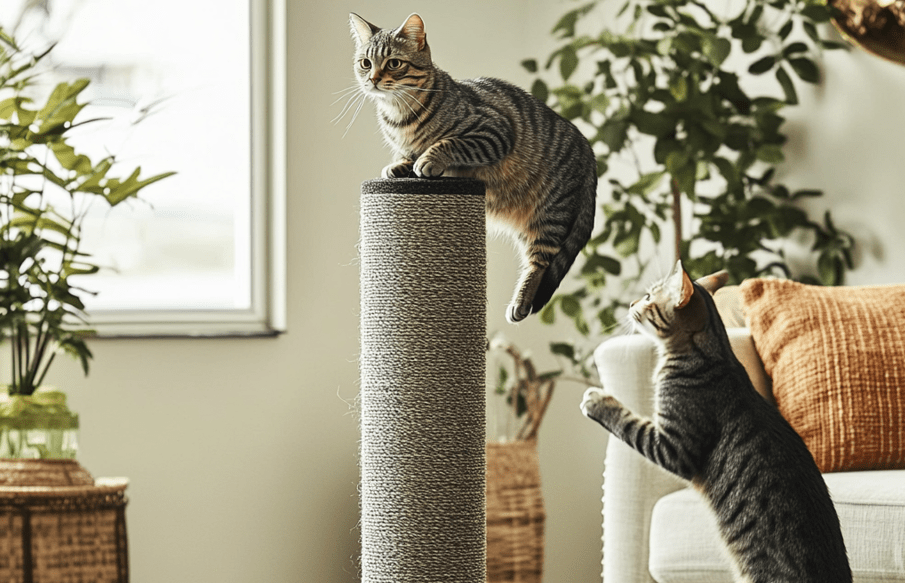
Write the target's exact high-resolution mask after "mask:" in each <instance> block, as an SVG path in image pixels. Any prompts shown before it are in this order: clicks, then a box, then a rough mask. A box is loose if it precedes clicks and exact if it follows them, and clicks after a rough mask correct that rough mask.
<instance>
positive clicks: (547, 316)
mask: <svg viewBox="0 0 905 583" xmlns="http://www.w3.org/2000/svg"><path fill="white" fill-rule="evenodd" d="M554 305H556V301H555V298H554V301H552V302H549V303H548V304H547V305H546V306H544V307H543V308H542V309H541V311H540V314H538V317H539V318H540V321H541V322H543V323H544V324H553V323H554V322H555V321H556V310H555V309H554V308H553V306H554Z"/></svg>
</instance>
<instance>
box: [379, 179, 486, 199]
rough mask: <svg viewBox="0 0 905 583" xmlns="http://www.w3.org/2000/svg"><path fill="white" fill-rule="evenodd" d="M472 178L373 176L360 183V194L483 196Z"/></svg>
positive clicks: (482, 188) (481, 183)
mask: <svg viewBox="0 0 905 583" xmlns="http://www.w3.org/2000/svg"><path fill="white" fill-rule="evenodd" d="M484 190H485V189H484V183H483V182H481V181H480V180H476V179H474V178H446V177H444V178H375V179H373V180H365V181H364V182H362V183H361V193H362V194H425V195H431V194H469V195H476V196H484Z"/></svg>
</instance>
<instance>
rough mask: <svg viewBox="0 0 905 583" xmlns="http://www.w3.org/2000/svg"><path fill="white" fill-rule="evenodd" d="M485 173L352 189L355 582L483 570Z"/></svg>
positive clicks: (430, 579)
mask: <svg viewBox="0 0 905 583" xmlns="http://www.w3.org/2000/svg"><path fill="white" fill-rule="evenodd" d="M485 244H486V243H485V218H484V185H483V183H481V182H479V181H476V180H470V179H455V178H443V179H435V180H424V179H415V178H412V179H380V180H370V181H367V182H365V183H363V184H362V189H361V250H360V253H361V357H360V358H361V399H360V400H361V537H362V538H361V545H362V556H361V570H362V583H422V582H423V583H447V582H448V583H484V581H485V571H486V567H485V510H484V506H485V504H484V497H485V490H484V488H485V461H484V441H485V438H484V431H485V416H484V408H485V405H484V400H485V397H484V385H485V369H484V367H485V343H486V327H487V324H486V286H487V284H486V275H485V267H486V249H485Z"/></svg>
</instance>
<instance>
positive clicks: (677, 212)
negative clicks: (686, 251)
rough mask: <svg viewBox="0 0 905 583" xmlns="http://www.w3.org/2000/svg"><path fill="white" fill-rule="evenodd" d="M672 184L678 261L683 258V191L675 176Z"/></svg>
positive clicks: (673, 217) (673, 218)
mask: <svg viewBox="0 0 905 583" xmlns="http://www.w3.org/2000/svg"><path fill="white" fill-rule="evenodd" d="M670 184H671V186H672V222H673V226H674V227H675V235H676V237H675V245H676V261H681V260H682V191H680V190H679V181H678V180H676V179H675V178H673V179H672V180H671V181H670Z"/></svg>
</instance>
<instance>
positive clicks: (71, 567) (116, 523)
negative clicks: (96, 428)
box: [0, 459, 129, 583]
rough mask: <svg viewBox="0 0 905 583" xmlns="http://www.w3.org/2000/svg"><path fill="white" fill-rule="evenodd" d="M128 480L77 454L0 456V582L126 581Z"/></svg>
mask: <svg viewBox="0 0 905 583" xmlns="http://www.w3.org/2000/svg"><path fill="white" fill-rule="evenodd" d="M126 486H127V480H125V479H99V480H94V479H93V478H92V477H91V475H90V474H89V473H88V472H87V471H85V469H84V468H82V467H81V466H80V465H79V464H78V462H76V461H75V460H10V459H0V581H2V582H3V583H89V582H91V583H127V582H128V580H129V562H128V548H127V543H126V522H125V521H126V518H125V507H126V497H125V490H126Z"/></svg>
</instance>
